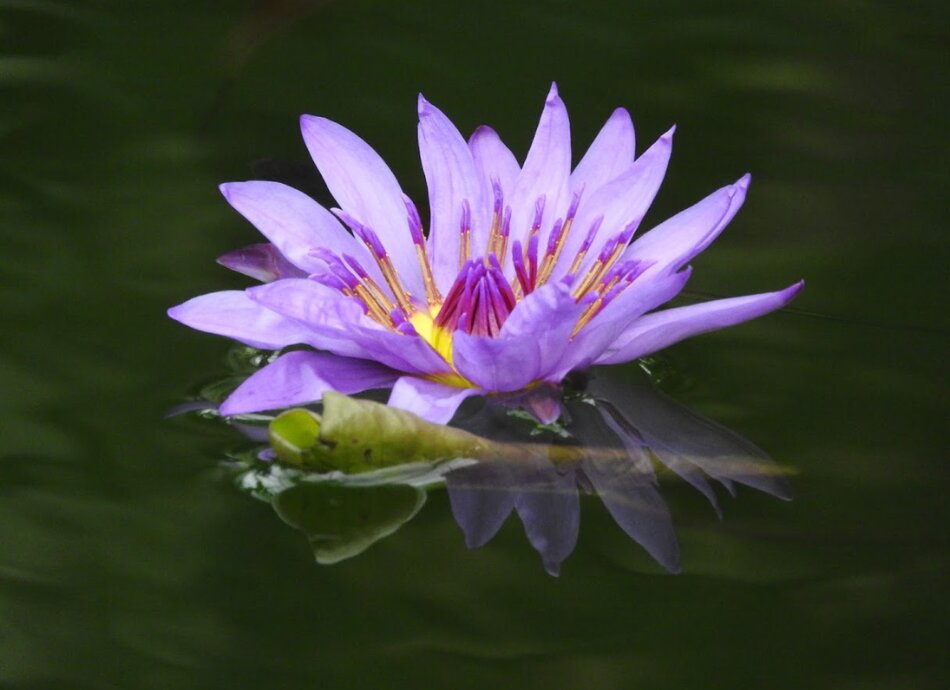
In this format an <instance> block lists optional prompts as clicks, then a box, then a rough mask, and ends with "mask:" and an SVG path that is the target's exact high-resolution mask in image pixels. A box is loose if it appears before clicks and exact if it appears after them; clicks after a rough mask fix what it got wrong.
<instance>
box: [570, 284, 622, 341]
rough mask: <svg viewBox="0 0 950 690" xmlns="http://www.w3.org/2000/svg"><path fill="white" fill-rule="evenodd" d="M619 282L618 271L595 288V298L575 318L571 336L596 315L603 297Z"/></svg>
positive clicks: (602, 302) (601, 304)
mask: <svg viewBox="0 0 950 690" xmlns="http://www.w3.org/2000/svg"><path fill="white" fill-rule="evenodd" d="M619 282H620V274H619V273H618V274H617V275H615V276H614V277H613V278H611V279H610V281H609V282H607V283H606V284H601V285H600V286H599V287H598V288H597V290H598V293H599V294H598V295H597V299H595V300H594V301H593V302H591V304H590V306H589V307H587V309H585V310H584V313H582V314H581V316H580V318H579V319H578V320H577V325H576V326H574V330H573V331H571V337H572V338H573V337H574V336H575V335H577V334H578V333H579V332H580V330H581V329H582V328H583V327H584V326H586V325H587V324H588V323H590V320H591V319H593V318H594V317H595V316H597V312H599V311H600V308H601V307H602V306H603V304H604V298H605V297H607V293H608V292H610V290H611V289H612V288H613V286H614V285H616V284H617V283H619Z"/></svg>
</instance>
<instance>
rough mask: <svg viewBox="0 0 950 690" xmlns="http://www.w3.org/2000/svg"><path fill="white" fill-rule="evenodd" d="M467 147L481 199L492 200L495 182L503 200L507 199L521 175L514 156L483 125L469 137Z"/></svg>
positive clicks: (498, 138) (496, 136)
mask: <svg viewBox="0 0 950 690" xmlns="http://www.w3.org/2000/svg"><path fill="white" fill-rule="evenodd" d="M468 147H469V148H470V149H471V151H472V158H473V159H474V161H475V170H476V171H477V173H478V176H479V178H480V180H481V183H482V198H483V199H491V198H492V186H493V183H494V182H497V183H498V186H499V187H501V191H502V194H503V195H504V197H505V199H506V200H507V199H509V198H510V197H511V192H512V191H513V190H514V188H515V182H516V181H517V180H518V175H520V174H521V166H520V165H518V159H517V158H515V154H513V153H512V152H511V150H510V149H509V148H508V147H507V146H505V144H504V143H503V142H502V140H501V138H500V137H499V136H498V133H497V132H495V130H493V129H492V128H491V127H487V126H484V125H483V126H481V127H479V128H478V129H476V130H475V132H474V133H473V134H472V136H471V137H469V140H468ZM506 203H507V202H506Z"/></svg>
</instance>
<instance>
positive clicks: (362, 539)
mask: <svg viewBox="0 0 950 690" xmlns="http://www.w3.org/2000/svg"><path fill="white" fill-rule="evenodd" d="M425 501H426V492H425V491H423V490H422V489H419V488H416V487H412V486H407V485H405V484H381V485H376V486H361V487H355V486H346V485H342V484H334V483H329V482H321V483H315V484H309V483H304V484H298V485H297V486H294V487H292V488H290V489H287V490H286V491H282V492H281V493H279V494H277V496H275V497H274V500H273V506H274V510H275V511H277V514H278V515H279V516H280V518H281V519H282V520H283V521H284V522H286V523H287V524H288V525H290V526H291V527H295V528H296V529H298V530H300V531H301V532H303V533H304V534H305V535H306V536H307V539H308V540H309V541H310V545H311V547H312V548H313V554H314V556H315V557H316V559H317V563H321V564H324V565H329V564H332V563H338V562H339V561H342V560H345V559H347V558H352V557H353V556H357V555H359V554H360V553H362V552H363V551H365V550H366V549H368V548H369V547H370V546H372V545H373V544H374V543H376V542H377V541H379V540H380V539H383V538H384V537H388V536H389V535H390V534H392V533H393V532H395V531H396V530H398V529H399V528H400V527H402V526H403V524H405V523H406V522H408V521H409V520H411V519H412V518H413V516H414V515H415V514H416V513H418V512H419V509H420V508H422V505H423V504H424V503H425Z"/></svg>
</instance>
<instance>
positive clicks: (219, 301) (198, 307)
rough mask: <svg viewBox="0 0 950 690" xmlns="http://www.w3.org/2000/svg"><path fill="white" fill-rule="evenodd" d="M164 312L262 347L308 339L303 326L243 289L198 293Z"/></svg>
mask: <svg viewBox="0 0 950 690" xmlns="http://www.w3.org/2000/svg"><path fill="white" fill-rule="evenodd" d="M275 284H276V283H275ZM168 315H169V316H170V317H171V318H173V319H175V320H176V321H179V322H181V323H183V324H185V325H186V326H190V327H191V328H194V329H196V330H199V331H204V332H205V333H214V334H215V335H223V336H226V337H228V338H233V339H234V340H238V341H240V342H242V343H245V344H246V345H250V346H251V347H257V348H261V349H263V350H278V349H280V348H282V347H287V346H288V345H294V344H297V343H308V342H310V341H309V339H308V336H309V335H310V334H309V331H308V329H307V328H305V327H304V326H303V325H301V324H300V323H298V322H296V321H293V320H291V319H288V318H285V317H283V316H281V315H280V314H277V313H276V312H274V311H271V310H270V309H267V308H266V307H264V306H262V305H260V304H258V303H256V302H253V301H251V300H250V299H249V298H248V296H247V294H246V293H245V292H244V291H243V290H225V291H223V292H212V293H210V294H207V295H200V296H198V297H194V298H192V299H190V300H188V301H187V302H184V303H183V304H179V305H178V306H177V307H172V308H171V309H169V310H168Z"/></svg>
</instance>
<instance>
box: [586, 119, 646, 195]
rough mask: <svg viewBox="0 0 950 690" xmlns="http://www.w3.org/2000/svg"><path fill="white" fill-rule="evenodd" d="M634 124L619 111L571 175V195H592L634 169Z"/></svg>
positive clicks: (602, 130) (608, 120)
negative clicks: (579, 193)
mask: <svg viewBox="0 0 950 690" xmlns="http://www.w3.org/2000/svg"><path fill="white" fill-rule="evenodd" d="M634 141H635V139H634V133H633V121H632V120H631V119H630V113H628V112H627V110H626V109H625V108H617V109H616V110H615V111H614V112H613V113H612V114H611V115H610V117H609V118H607V122H605V123H604V126H603V127H602V128H601V130H600V132H599V133H598V134H597V136H596V137H595V138H594V141H593V143H592V144H591V145H590V148H589V149H587V153H585V154H584V157H583V158H581V160H580V163H578V164H577V167H575V168H574V172H572V173H571V179H570V187H571V192H572V193H573V192H577V191H579V190H582V189H583V190H584V191H585V192H586V193H587V194H593V193H594V192H595V191H597V189H598V188H600V187H602V186H603V185H605V184H606V183H608V182H610V181H611V180H612V179H614V178H615V177H617V176H618V175H619V174H620V173H622V172H624V171H625V170H627V169H628V168H629V167H630V166H631V165H633V158H634Z"/></svg>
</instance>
